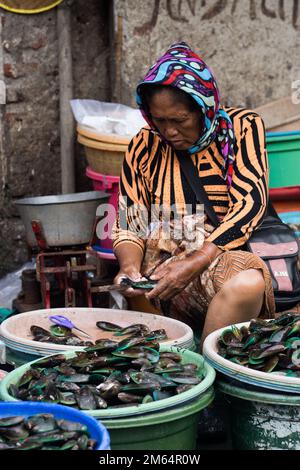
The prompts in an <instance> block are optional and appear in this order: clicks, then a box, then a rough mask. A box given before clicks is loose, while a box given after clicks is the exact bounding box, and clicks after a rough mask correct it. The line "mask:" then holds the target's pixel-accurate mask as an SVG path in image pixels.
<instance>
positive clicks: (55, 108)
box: [0, 0, 110, 277]
mask: <svg viewBox="0 0 300 470" xmlns="http://www.w3.org/2000/svg"><path fill="white" fill-rule="evenodd" d="M70 8H71V11H72V44H73V46H72V47H73V81H74V98H93V99H98V100H109V97H110V81H109V73H108V57H109V44H108V2H107V1H103V2H99V1H98V0H90V1H89V2H86V1H84V0H77V1H76V2H71V7H70ZM0 14H1V19H2V25H3V27H2V57H3V68H4V82H5V86H6V94H7V97H6V104H5V105H2V107H1V108H2V110H1V112H2V126H0V129H2V132H0V139H1V135H2V147H3V149H2V151H1V152H0V185H1V191H0V277H1V275H3V274H5V273H6V272H9V271H11V270H13V269H14V268H15V267H17V266H19V265H21V264H22V263H23V262H24V261H26V258H27V248H26V244H25V242H24V229H23V224H22V223H21V221H20V219H19V217H18V214H17V211H16V209H15V207H14V204H13V202H14V200H15V199H17V198H20V197H24V196H38V195H46V194H56V193H60V188H61V181H60V140H59V103H58V93H59V76H58V54H57V29H56V28H57V25H56V9H54V10H51V11H49V12H46V13H42V14H37V15H18V14H13V13H9V12H6V11H4V10H1V11H0ZM0 49H1V48H0ZM0 54H1V53H0ZM0 65H1V60H0ZM0 80H1V76H0ZM0 117H1V116H0ZM0 149H1V145H0ZM76 163H77V172H76V176H77V189H78V190H87V189H89V188H90V185H89V183H88V181H87V178H86V177H85V175H84V169H85V162H84V155H83V152H82V149H81V148H80V147H79V146H78V145H76Z"/></svg>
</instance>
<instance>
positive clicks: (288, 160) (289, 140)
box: [266, 131, 300, 188]
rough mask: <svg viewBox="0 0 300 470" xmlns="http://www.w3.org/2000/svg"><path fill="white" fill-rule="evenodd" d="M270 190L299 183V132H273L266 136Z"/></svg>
mask: <svg viewBox="0 0 300 470" xmlns="http://www.w3.org/2000/svg"><path fill="white" fill-rule="evenodd" d="M266 138H267V141H266V143H267V151H268V158H269V165H270V188H280V187H282V186H297V185H299V183H300V176H299V175H300V131H293V132H273V133H268V134H267V136H266Z"/></svg>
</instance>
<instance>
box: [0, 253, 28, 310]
mask: <svg viewBox="0 0 300 470" xmlns="http://www.w3.org/2000/svg"><path fill="white" fill-rule="evenodd" d="M24 269H35V263H33V262H32V261H29V262H28V263H25V264H24V265H23V266H22V267H21V268H20V269H18V270H17V271H14V272H12V273H9V274H7V275H6V276H5V277H3V278H2V279H0V307H3V308H8V309H11V307H12V301H13V300H14V299H15V298H16V297H17V295H18V293H19V292H20V290H21V287H22V281H21V275H22V271H23V270H24Z"/></svg>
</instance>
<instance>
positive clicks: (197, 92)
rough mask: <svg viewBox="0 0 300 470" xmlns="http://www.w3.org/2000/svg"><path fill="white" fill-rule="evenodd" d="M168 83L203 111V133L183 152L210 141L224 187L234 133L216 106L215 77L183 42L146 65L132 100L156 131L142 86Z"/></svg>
mask: <svg viewBox="0 0 300 470" xmlns="http://www.w3.org/2000/svg"><path fill="white" fill-rule="evenodd" d="M146 84H149V85H150V84H153V85H170V86H173V87H175V88H179V89H180V90H182V91H184V92H185V93H188V94H189V95H190V96H191V97H192V98H193V99H194V100H195V101H196V102H197V103H198V105H199V107H200V108H201V111H202V114H203V123H202V124H203V133H202V135H201V136H200V138H199V140H198V141H197V142H195V144H194V145H193V146H192V147H190V148H189V149H188V150H187V151H188V152H189V153H190V154H193V153H197V152H199V151H201V150H203V149H205V148H207V147H208V146H209V145H210V144H211V143H212V142H216V145H217V147H218V149H219V151H220V152H221V154H222V155H223V157H224V165H223V170H224V176H225V179H226V181H227V184H228V186H230V185H231V181H232V166H233V161H234V154H233V145H234V133H233V127H232V122H231V120H230V117H229V116H228V114H227V113H226V112H225V111H224V110H223V109H220V95H219V90H218V86H217V83H216V81H215V78H214V76H213V74H212V72H211V70H210V69H209V68H208V66H207V65H206V64H205V63H204V62H203V60H202V59H200V57H199V56H198V55H197V54H196V53H195V52H193V51H192V50H191V49H190V47H189V46H188V45H187V44H186V43H185V42H181V43H177V44H173V45H172V46H171V47H170V49H169V50H168V51H167V52H166V53H165V54H164V55H163V56H162V57H161V58H160V59H159V60H158V61H157V62H156V63H155V64H154V65H153V66H152V67H151V68H150V70H149V72H148V73H147V75H146V76H145V78H144V80H142V82H141V83H139V85H138V87H137V94H136V101H137V104H138V106H139V108H140V110H141V112H142V114H143V117H144V119H145V120H146V121H147V122H148V124H149V125H150V127H151V128H152V129H154V130H156V131H157V129H156V127H155V125H154V123H153V122H152V119H151V116H150V115H149V112H148V110H147V106H146V105H145V103H143V100H142V93H141V88H142V87H143V85H146Z"/></svg>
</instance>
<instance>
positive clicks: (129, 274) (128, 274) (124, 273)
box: [114, 270, 145, 297]
mask: <svg viewBox="0 0 300 470" xmlns="http://www.w3.org/2000/svg"><path fill="white" fill-rule="evenodd" d="M124 278H129V279H131V280H132V281H145V278H144V277H143V276H142V275H141V273H140V272H138V271H135V270H120V271H119V272H118V274H117V275H116V277H115V278H114V284H118V285H119V284H121V281H122V279H124ZM122 294H123V295H125V297H137V296H139V295H143V294H145V290H144V289H133V288H132V287H128V289H126V290H124V291H122Z"/></svg>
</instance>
